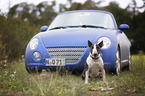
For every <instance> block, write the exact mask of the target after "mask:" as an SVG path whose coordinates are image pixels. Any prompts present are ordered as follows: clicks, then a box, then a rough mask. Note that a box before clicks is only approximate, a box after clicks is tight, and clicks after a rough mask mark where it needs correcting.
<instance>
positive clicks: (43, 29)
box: [40, 26, 48, 32]
mask: <svg viewBox="0 0 145 96" xmlns="http://www.w3.org/2000/svg"><path fill="white" fill-rule="evenodd" d="M47 29H48V26H42V27H41V29H40V30H41V31H42V32H44V31H46V30H47Z"/></svg>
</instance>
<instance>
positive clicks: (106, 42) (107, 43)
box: [98, 37, 111, 48]
mask: <svg viewBox="0 0 145 96" xmlns="http://www.w3.org/2000/svg"><path fill="white" fill-rule="evenodd" d="M101 41H103V47H102V48H108V47H109V46H110V45H111V40H110V39H109V38H108V37H101V38H99V39H98V43H100V42H101Z"/></svg>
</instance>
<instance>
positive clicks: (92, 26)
mask: <svg viewBox="0 0 145 96" xmlns="http://www.w3.org/2000/svg"><path fill="white" fill-rule="evenodd" d="M67 27H69V28H75V27H83V28H88V27H91V28H102V29H107V28H105V27H103V26H95V25H78V26H67Z"/></svg>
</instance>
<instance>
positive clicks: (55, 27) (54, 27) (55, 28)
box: [49, 26, 67, 30]
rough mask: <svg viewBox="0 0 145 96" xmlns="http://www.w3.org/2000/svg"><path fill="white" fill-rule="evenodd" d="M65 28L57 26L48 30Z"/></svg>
mask: <svg viewBox="0 0 145 96" xmlns="http://www.w3.org/2000/svg"><path fill="white" fill-rule="evenodd" d="M65 28H67V26H59V27H54V28H51V29H49V30H54V29H65Z"/></svg>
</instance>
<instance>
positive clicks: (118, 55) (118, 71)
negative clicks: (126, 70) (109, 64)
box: [115, 49, 121, 75]
mask: <svg viewBox="0 0 145 96" xmlns="http://www.w3.org/2000/svg"><path fill="white" fill-rule="evenodd" d="M120 61H121V59H120V51H119V49H117V51H116V64H115V74H116V75H119V74H120V72H121V62H120Z"/></svg>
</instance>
